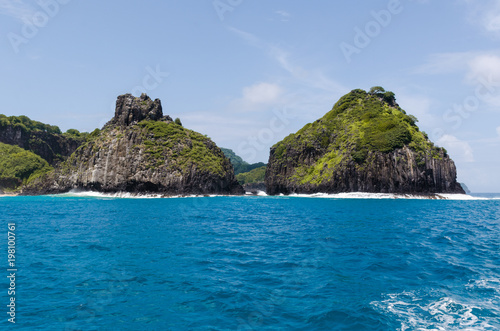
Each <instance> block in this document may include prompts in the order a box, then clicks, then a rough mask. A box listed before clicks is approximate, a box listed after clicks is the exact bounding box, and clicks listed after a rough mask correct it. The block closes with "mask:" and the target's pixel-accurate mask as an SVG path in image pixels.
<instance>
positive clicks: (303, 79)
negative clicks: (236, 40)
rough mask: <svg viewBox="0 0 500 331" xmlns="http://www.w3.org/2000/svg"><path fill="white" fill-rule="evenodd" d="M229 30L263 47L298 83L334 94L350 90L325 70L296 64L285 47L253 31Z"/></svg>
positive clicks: (252, 43)
mask: <svg viewBox="0 0 500 331" xmlns="http://www.w3.org/2000/svg"><path fill="white" fill-rule="evenodd" d="M229 30H230V31H232V32H233V33H235V34H236V35H237V36H239V37H240V38H242V39H243V40H245V41H246V42H247V43H249V44H250V45H251V46H253V47H256V48H260V49H263V50H264V51H265V52H267V53H268V54H269V56H271V58H272V59H274V60H275V61H277V62H278V64H279V65H280V67H281V68H283V69H284V70H285V71H287V72H288V73H289V74H290V75H291V76H292V78H294V79H295V80H296V82H297V83H299V84H301V85H304V86H307V87H309V88H310V87H312V88H318V89H321V90H326V91H329V92H330V93H332V95H334V94H340V93H342V94H343V93H346V92H348V91H349V90H348V89H346V88H345V87H343V86H342V85H341V84H340V83H338V82H336V81H334V80H332V79H330V78H328V77H326V76H325V75H324V73H323V70H317V69H316V70H310V69H304V68H302V67H300V66H298V65H296V64H294V63H293V61H292V60H291V59H290V58H291V57H292V56H291V55H290V53H289V52H287V51H285V50H284V49H282V48H280V47H278V46H276V45H273V44H270V43H267V42H265V41H263V40H261V39H259V38H258V37H257V36H255V35H253V34H251V33H248V32H245V31H242V30H239V29H236V28H233V27H229Z"/></svg>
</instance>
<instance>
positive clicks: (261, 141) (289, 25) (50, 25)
mask: <svg viewBox="0 0 500 331" xmlns="http://www.w3.org/2000/svg"><path fill="white" fill-rule="evenodd" d="M0 16H1V20H0V31H1V38H0V43H1V48H0V49H1V59H2V61H1V64H0V77H1V78H0V96H1V98H2V106H1V107H0V113H3V114H6V115H22V114H24V115H27V116H29V117H30V118H32V119H35V120H39V121H42V122H46V123H50V124H55V125H58V126H59V127H61V129H62V130H67V129H69V128H76V129H78V130H80V131H90V130H93V129H94V128H96V127H102V126H103V125H104V124H105V123H106V122H107V121H108V120H109V119H110V118H111V117H112V116H113V114H114V103H115V100H116V97H117V96H118V95H120V94H124V93H130V92H132V93H134V94H135V95H139V94H140V93H141V92H146V93H148V95H149V96H150V97H151V98H153V99H155V98H160V99H161V100H162V105H163V110H164V113H165V114H168V115H170V116H171V117H173V118H175V117H179V118H180V119H181V120H182V122H183V124H184V126H186V127H188V128H190V129H193V130H196V131H199V132H201V133H203V134H207V135H208V136H209V137H211V138H212V139H213V140H214V141H215V142H216V143H217V144H218V145H219V146H222V147H228V148H231V149H233V150H234V151H235V152H237V153H238V154H239V155H241V156H242V157H243V158H244V159H246V160H247V161H249V162H257V161H264V162H266V161H267V158H268V152H269V147H270V146H272V145H273V144H274V143H276V142H277V141H279V140H281V139H282V138H283V137H285V136H286V135H288V134H290V133H292V132H296V131H297V130H298V129H300V128H301V127H302V126H304V125H305V124H306V123H308V122H311V121H314V120H316V119H318V118H320V117H321V116H323V115H324V114H325V113H326V112H327V111H329V110H330V109H331V107H332V105H333V104H334V103H335V102H336V101H337V100H338V98H339V97H341V96H342V95H343V94H345V93H347V92H349V91H350V90H352V89H355V88H362V89H365V90H367V89H369V88H370V87H371V86H374V85H381V86H383V87H385V88H386V89H387V90H391V91H393V92H395V93H396V98H397V101H398V103H399V104H400V106H401V107H402V108H403V109H405V110H406V111H407V112H408V113H411V114H413V115H415V116H417V117H418V118H419V120H420V122H419V126H420V127H421V129H422V130H424V131H426V132H427V133H428V134H429V136H430V137H431V139H432V140H433V141H434V142H437V144H438V145H440V146H444V147H446V148H447V150H448V152H449V153H450V154H451V156H452V158H453V159H454V160H455V163H456V165H457V169H458V179H459V180H460V181H462V182H465V183H466V184H467V185H468V186H469V187H470V188H471V189H472V191H474V192H499V191H500V153H499V147H500V47H499V45H500V44H499V42H500V2H499V1H493V0H450V1H437V0H427V1H424V0H420V1H419V0H400V1H398V0H364V1H360V0H357V1H356V0H352V1H327V0H321V1H314V2H306V1H297V0H295V1H293V0H292V1H290V0H288V1H284V0H275V1H250V0H216V1H213V0H201V1H179V0H178V1H173V0H163V1H159V0H158V1H153V0H146V1H129V0H123V1H120V2H118V1H94V0H86V1H81V0H80V1H79V0H39V1H35V0H0Z"/></svg>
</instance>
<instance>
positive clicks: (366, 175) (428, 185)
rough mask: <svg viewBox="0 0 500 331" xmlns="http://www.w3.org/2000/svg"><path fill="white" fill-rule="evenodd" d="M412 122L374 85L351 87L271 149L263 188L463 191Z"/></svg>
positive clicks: (446, 160) (449, 165)
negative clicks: (330, 107)
mask: <svg viewBox="0 0 500 331" xmlns="http://www.w3.org/2000/svg"><path fill="white" fill-rule="evenodd" d="M416 121H417V119H416V118H415V117H414V116H412V115H408V114H406V112H405V111H404V110H403V109H401V108H400V107H399V105H398V104H397V103H396V99H395V95H394V93H392V92H386V91H385V90H384V89H383V88H382V87H379V86H377V87H373V88H372V89H371V90H370V91H369V92H366V91H364V90H361V89H357V90H353V91H351V92H350V93H348V94H347V95H345V96H343V97H341V98H340V100H339V101H338V102H337V103H336V104H335V105H334V106H333V109H332V110H331V111H329V112H328V113H327V114H326V115H324V116H323V117H322V118H321V119H318V120H317V121H315V122H313V123H309V124H307V125H306V126H304V127H303V128H302V129H301V130H299V131H298V132H297V133H295V134H291V135H289V136H288V137H286V138H285V139H283V140H282V141H280V142H278V143H277V144H275V145H274V146H273V147H272V148H271V152H270V156H269V163H268V166H267V169H266V175H265V183H266V188H267V193H268V194H271V195H275V194H281V193H282V194H291V193H340V192H370V193H401V194H433V193H465V192H464V190H463V189H462V187H461V186H460V184H459V183H458V182H457V180H456V177H457V172H456V168H455V164H454V162H453V161H452V160H451V158H450V157H449V156H448V154H447V152H446V150H445V149H443V148H439V147H436V146H435V145H434V144H433V143H432V142H431V141H430V140H429V138H428V137H427V135H426V134H425V133H424V132H422V131H420V130H419V128H418V126H417V125H416Z"/></svg>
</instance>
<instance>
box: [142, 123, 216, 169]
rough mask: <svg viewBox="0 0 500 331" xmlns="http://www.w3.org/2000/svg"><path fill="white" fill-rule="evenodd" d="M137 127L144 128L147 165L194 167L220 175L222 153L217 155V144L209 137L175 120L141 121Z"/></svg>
mask: <svg viewBox="0 0 500 331" xmlns="http://www.w3.org/2000/svg"><path fill="white" fill-rule="evenodd" d="M139 127H141V128H143V129H145V130H144V131H143V133H144V134H145V135H146V139H145V140H144V146H145V152H146V153H148V154H149V155H150V160H151V166H160V165H166V166H167V167H170V168H177V169H180V170H185V169H186V168H189V167H192V166H195V167H197V168H198V169H200V170H204V171H207V172H212V173H215V174H218V175H224V166H223V164H222V162H223V161H224V157H223V154H222V152H219V155H217V154H218V153H217V151H216V149H217V147H216V146H215V144H214V143H213V142H212V141H211V140H210V138H208V137H206V136H204V135H202V134H200V133H197V132H195V131H192V130H189V129H186V128H184V127H183V126H181V125H179V124H177V123H175V122H161V121H150V120H144V121H142V122H140V123H139Z"/></svg>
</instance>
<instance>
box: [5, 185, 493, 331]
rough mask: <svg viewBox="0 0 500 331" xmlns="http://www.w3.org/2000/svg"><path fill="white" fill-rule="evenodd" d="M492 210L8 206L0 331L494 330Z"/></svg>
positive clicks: (409, 203) (286, 201) (198, 201)
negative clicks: (11, 261)
mask: <svg viewBox="0 0 500 331" xmlns="http://www.w3.org/2000/svg"><path fill="white" fill-rule="evenodd" d="M499 196H500V195H482V196H480V197H476V198H470V199H469V200H464V199H458V200H428V199H388V198H383V197H382V198H380V197H379V198H378V199H377V198H374V197H371V198H367V196H355V198H349V197H347V198H346V197H345V196H322V197H320V196H316V197H300V196H296V197H266V196H245V197H222V196H220V197H190V198H168V199H139V198H116V197H107V196H102V195H92V194H87V195H85V194H69V195H63V196H44V197H3V198H0V214H1V217H0V220H1V223H2V224H1V229H2V230H1V231H2V232H3V233H4V234H3V235H1V236H0V238H2V239H1V240H0V241H1V242H0V251H1V252H2V253H1V254H3V255H4V256H3V257H1V258H0V261H3V262H2V264H1V265H2V266H3V268H2V273H0V276H1V278H2V279H3V281H2V282H0V286H1V287H3V288H0V300H1V304H0V307H3V308H0V316H2V320H1V321H0V329H16V330H383V331H387V330H402V331H404V330H500V200H499V199H498V197H499ZM375 197H376V196H375ZM495 197H496V199H492V198H495ZM8 223H15V224H16V230H15V234H16V256H15V259H16V268H17V272H16V293H15V298H16V324H15V326H13V325H12V324H11V323H9V322H8V321H7V319H8V318H9V316H8V315H7V314H6V312H7V310H8V308H7V307H6V305H7V304H8V303H9V298H10V297H9V296H8V294H7V290H8V287H9V279H8V278H6V276H8V272H7V271H6V270H7V268H8V266H7V232H8V228H7V224H8ZM2 274H3V275H2Z"/></svg>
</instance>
